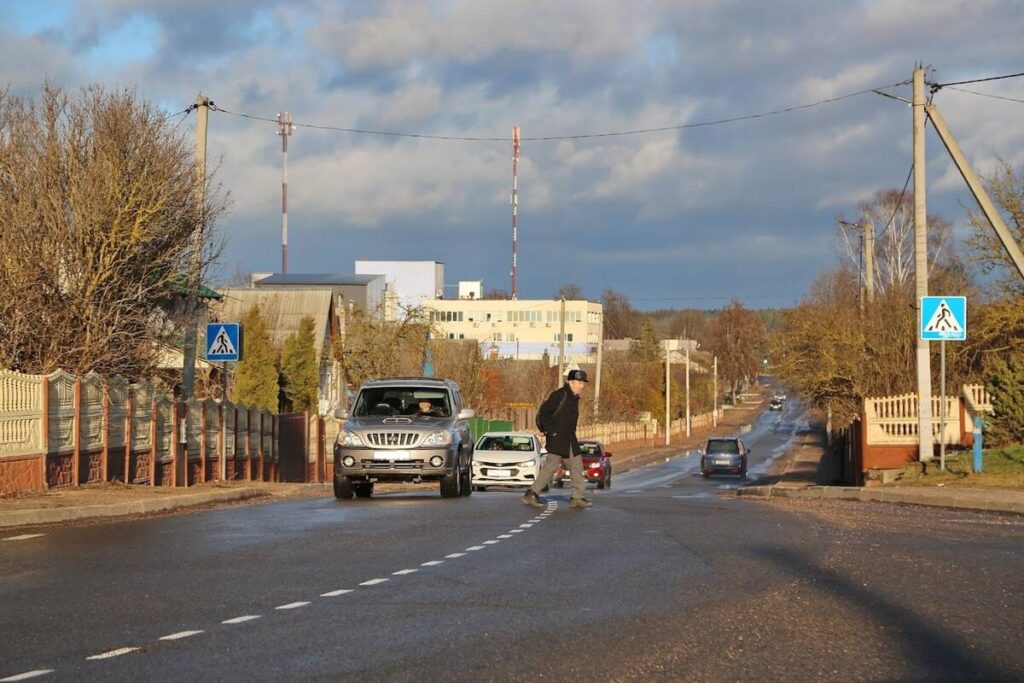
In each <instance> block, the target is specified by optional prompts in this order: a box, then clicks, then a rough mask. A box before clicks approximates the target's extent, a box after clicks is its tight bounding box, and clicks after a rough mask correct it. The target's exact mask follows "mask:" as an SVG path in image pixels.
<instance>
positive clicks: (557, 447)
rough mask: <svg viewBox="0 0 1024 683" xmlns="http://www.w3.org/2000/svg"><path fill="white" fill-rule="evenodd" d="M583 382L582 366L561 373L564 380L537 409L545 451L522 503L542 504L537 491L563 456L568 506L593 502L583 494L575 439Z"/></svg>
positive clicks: (579, 458)
mask: <svg viewBox="0 0 1024 683" xmlns="http://www.w3.org/2000/svg"><path fill="white" fill-rule="evenodd" d="M586 384H587V373H586V371H585V370H570V371H569V372H568V373H567V374H566V376H565V384H564V385H562V387H561V388H560V389H556V390H555V391H553V392H551V395H550V396H548V399H547V400H546V401H544V403H543V404H542V405H541V407H540V410H538V411H537V429H539V430H540V433H541V436H544V437H546V443H545V446H546V447H547V449H548V454H547V456H546V457H545V459H544V464H543V465H541V468H540V473H539V474H538V475H537V480H536V481H535V482H533V485H532V486H531V487H530V488H529V489H527V490H526V493H525V494H524V495H523V503H525V504H526V505H532V506H533V507H535V508H543V507H544V500H543V499H542V498H541V497H540V492H541V491H542V490H543V489H544V486H545V485H547V483H548V482H549V481H550V480H551V476H552V475H553V474H554V473H555V470H557V469H558V466H559V465H560V464H562V461H563V460H568V464H569V475H570V476H571V478H572V497H571V498H570V500H569V507H572V508H588V507H590V506H591V505H593V503H591V502H590V501H589V500H587V498H585V497H584V495H583V486H584V484H585V482H586V479H584V477H583V457H582V456H581V455H580V442H579V441H578V440H577V439H576V422H577V421H578V420H579V416H580V392H582V391H583V387H585V386H586Z"/></svg>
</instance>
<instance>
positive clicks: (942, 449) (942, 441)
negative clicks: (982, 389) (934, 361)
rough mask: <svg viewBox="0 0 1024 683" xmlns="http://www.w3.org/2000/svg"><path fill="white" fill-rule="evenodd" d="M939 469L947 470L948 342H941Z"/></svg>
mask: <svg viewBox="0 0 1024 683" xmlns="http://www.w3.org/2000/svg"><path fill="white" fill-rule="evenodd" d="M939 358H940V360H939V395H940V396H941V397H942V398H941V399H939V400H940V401H942V403H940V404H939V469H940V470H945V469H946V340H945V339H943V340H942V341H941V342H939Z"/></svg>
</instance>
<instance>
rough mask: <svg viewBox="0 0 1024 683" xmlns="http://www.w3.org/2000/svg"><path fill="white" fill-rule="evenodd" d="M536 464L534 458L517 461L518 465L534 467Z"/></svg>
mask: <svg viewBox="0 0 1024 683" xmlns="http://www.w3.org/2000/svg"><path fill="white" fill-rule="evenodd" d="M535 464H536V463H535V462H534V461H533V460H526V461H524V462H517V463H516V467H533V466H534V465H535Z"/></svg>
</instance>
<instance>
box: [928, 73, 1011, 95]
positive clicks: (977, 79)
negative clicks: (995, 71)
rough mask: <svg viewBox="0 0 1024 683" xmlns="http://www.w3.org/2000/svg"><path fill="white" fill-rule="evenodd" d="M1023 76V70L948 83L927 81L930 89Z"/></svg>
mask: <svg viewBox="0 0 1024 683" xmlns="http://www.w3.org/2000/svg"><path fill="white" fill-rule="evenodd" d="M1021 76H1024V71H1021V72H1019V73H1015V74H1004V75H1002V76H989V77H987V78H972V79H971V80H969V81H950V82H949V83H929V84H928V85H930V86H931V87H932V90H933V91H935V90H938V89H939V88H945V87H948V86H951V85H967V84H968V83H985V82H986V81H1001V80H1003V79H1005V78H1020V77H1021Z"/></svg>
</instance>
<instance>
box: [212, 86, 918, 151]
mask: <svg viewBox="0 0 1024 683" xmlns="http://www.w3.org/2000/svg"><path fill="white" fill-rule="evenodd" d="M908 83H910V81H901V82H899V83H892V84H890V85H882V86H877V87H874V88H867V89H865V90H858V91H856V92H851V93H846V94H845V95H838V96H836V97H830V98H827V99H823V100H817V101H816V102H808V103H805V104H797V105H793V106H790V107H785V108H782V109H774V110H771V111H765V112H759V113H756V114H746V115H743V116H732V117H728V118H722V119H714V120H711V121H699V122H696V123H680V124H675V125H671V126H660V127H657V128H638V129H635V130H624V131H612V132H604V133H579V134H571V135H543V136H534V137H522V138H520V139H521V140H523V141H533V142H539V141H556V140H582V139H587V138H608V137H620V136H624V135H643V134H648V133H663V132H667V131H672V130H685V129H688V128H706V127H709V126H720V125H723V124H726V123H736V122H738V121H749V120H752V119H759V118H765V117H768V116H777V115H779V114H786V113H790V112H794V111H799V110H801V109H810V108H812V107H818V106H821V105H824V104H831V103H833V102H838V101H840V100H845V99H849V98H851V97H857V96H858V95H864V94H867V93H871V92H875V91H876V90H878V89H879V88H895V87H898V86H901V85H907V84H908ZM210 109H211V111H219V112H222V113H224V114H229V115H231V116H238V117H241V118H246V119H252V120H254V121H266V122H268V123H275V124H276V123H277V120H276V119H272V118H269V117H265V116H257V115H254V114H246V113H244V112H234V111H229V110H227V109H224V108H222V107H218V106H215V105H214V104H213V103H212V102H211V103H210ZM295 126H297V127H302V128H311V129H314V130H327V131H334V132H340V133H357V134H363V135H384V136H392V137H406V138H421V139H426V140H460V141H470V142H507V141H508V138H505V137H487V136H472V135H432V134H428V133H409V132H402V131H387V130H373V129H367V128H344V127H341V126H328V125H322V124H314V123H298V122H296V123H295Z"/></svg>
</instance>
